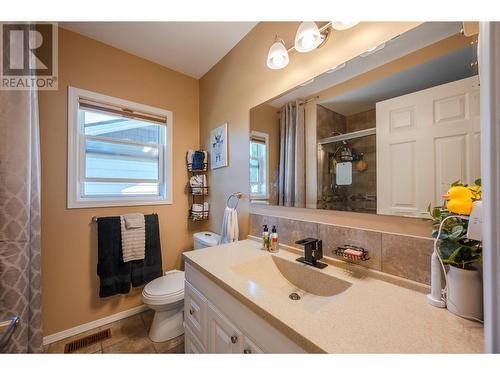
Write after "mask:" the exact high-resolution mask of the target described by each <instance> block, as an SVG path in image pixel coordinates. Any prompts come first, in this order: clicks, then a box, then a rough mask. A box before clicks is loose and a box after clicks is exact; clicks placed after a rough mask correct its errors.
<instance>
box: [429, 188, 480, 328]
mask: <svg viewBox="0 0 500 375" xmlns="http://www.w3.org/2000/svg"><path fill="white" fill-rule="evenodd" d="M443 197H444V198H445V199H446V202H445V204H444V205H443V206H440V207H434V208H432V209H431V207H430V205H429V213H430V215H431V216H432V219H433V222H434V224H433V231H432V236H433V237H434V238H437V236H438V235H439V240H440V241H438V244H437V249H436V250H437V253H438V255H439V257H440V259H441V261H442V262H443V263H444V264H445V265H447V266H448V272H447V275H446V279H447V280H446V283H447V289H446V305H447V308H448V310H449V311H450V312H452V313H454V314H456V315H459V316H462V317H465V318H473V319H482V317H483V287H482V272H481V263H482V243H481V241H477V240H474V239H470V238H467V228H468V225H469V220H467V217H468V216H469V215H470V213H471V211H472V207H473V205H474V202H475V201H479V200H481V180H480V179H478V180H476V181H475V185H474V186H467V185H465V184H462V183H460V181H456V182H454V183H453V184H452V185H451V188H450V190H448V193H447V194H445V195H444V196H443ZM440 227H441V233H439V228H440Z"/></svg>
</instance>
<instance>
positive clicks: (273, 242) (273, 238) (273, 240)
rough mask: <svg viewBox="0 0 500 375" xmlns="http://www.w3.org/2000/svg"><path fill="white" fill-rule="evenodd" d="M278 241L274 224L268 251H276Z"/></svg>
mask: <svg viewBox="0 0 500 375" xmlns="http://www.w3.org/2000/svg"><path fill="white" fill-rule="evenodd" d="M278 243H279V238H278V231H277V230H276V225H273V229H272V231H271V246H270V247H269V251H270V252H271V253H277V252H278Z"/></svg>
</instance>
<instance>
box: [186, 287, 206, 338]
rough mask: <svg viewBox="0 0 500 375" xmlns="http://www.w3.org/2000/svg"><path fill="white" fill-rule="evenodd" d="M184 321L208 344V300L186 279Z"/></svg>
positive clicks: (195, 334)
mask: <svg viewBox="0 0 500 375" xmlns="http://www.w3.org/2000/svg"><path fill="white" fill-rule="evenodd" d="M184 321H185V322H186V326H187V327H189V329H190V330H191V332H192V333H193V334H194V336H195V337H196V338H197V339H198V340H199V341H200V343H201V344H202V345H203V346H205V347H206V345H207V300H206V298H205V297H203V295H202V294H200V292H198V291H197V290H196V289H194V287H193V286H192V285H191V284H189V283H188V282H187V281H186V284H185V289H184Z"/></svg>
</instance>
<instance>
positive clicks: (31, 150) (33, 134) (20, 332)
mask: <svg viewBox="0 0 500 375" xmlns="http://www.w3.org/2000/svg"><path fill="white" fill-rule="evenodd" d="M39 142H40V140H39V129H38V96H37V92H36V91H35V90H31V91H30V90H28V91H0V320H1V321H3V320H5V319H7V318H9V317H12V316H18V317H19V318H20V325H19V326H18V327H17V329H16V330H15V332H14V334H13V336H12V337H11V339H10V341H9V343H8V345H7V347H6V348H4V350H3V351H5V352H10V353H39V352H41V351H42V310H41V264H40V263H41V261H40V145H39Z"/></svg>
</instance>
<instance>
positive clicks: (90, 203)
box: [67, 198, 174, 209]
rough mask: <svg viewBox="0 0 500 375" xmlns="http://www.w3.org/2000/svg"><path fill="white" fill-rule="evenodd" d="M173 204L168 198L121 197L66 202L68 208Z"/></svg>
mask: <svg viewBox="0 0 500 375" xmlns="http://www.w3.org/2000/svg"><path fill="white" fill-rule="evenodd" d="M171 204H174V202H173V201H172V200H169V199H151V198H147V199H135V200H130V199H127V200H125V199H123V200H118V199H117V200H108V201H104V200H91V199H85V200H77V201H74V202H68V207H67V208H68V209H72V208H98V207H132V206H157V205H171Z"/></svg>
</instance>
